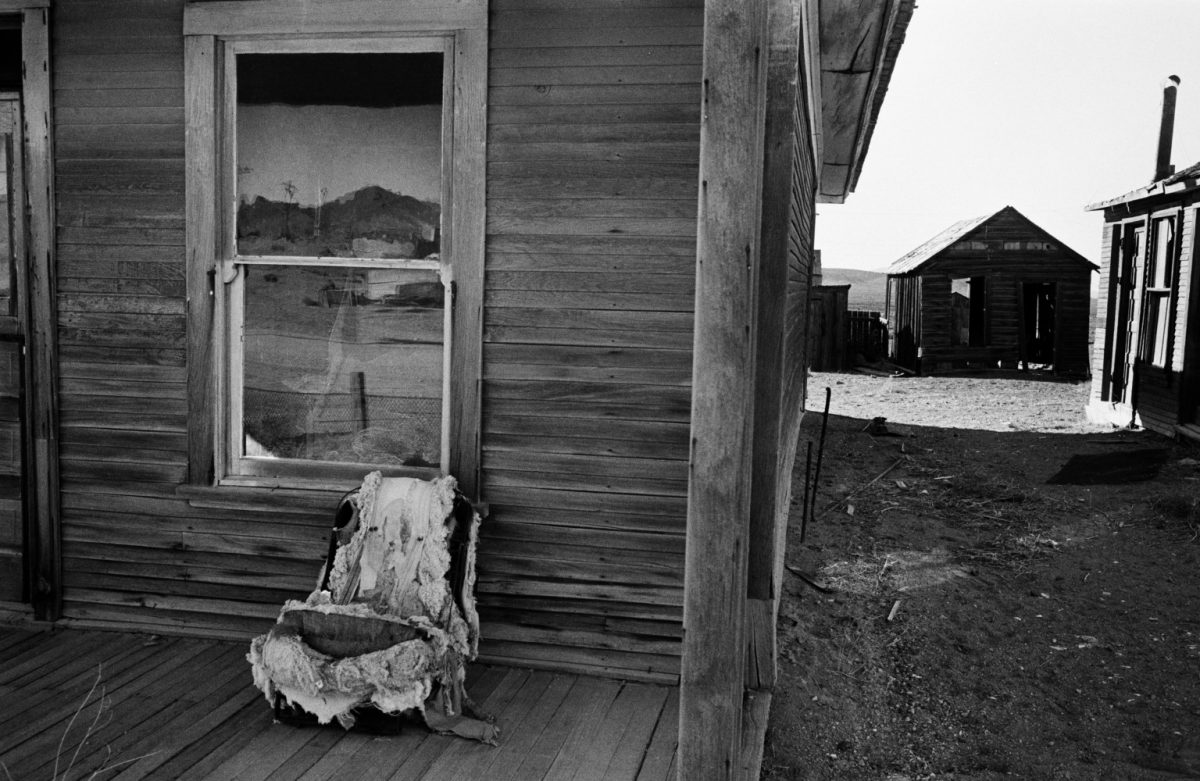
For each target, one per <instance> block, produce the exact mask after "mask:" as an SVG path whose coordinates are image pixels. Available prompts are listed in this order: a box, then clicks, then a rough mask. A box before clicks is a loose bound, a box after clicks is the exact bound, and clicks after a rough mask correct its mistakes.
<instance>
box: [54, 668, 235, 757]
mask: <svg viewBox="0 0 1200 781" xmlns="http://www.w3.org/2000/svg"><path fill="white" fill-rule="evenodd" d="M241 652H242V649H240V648H230V647H228V646H225V647H216V648H213V649H212V650H211V651H210V652H206V653H203V654H201V655H200V657H198V659H199V663H196V662H195V661H194V662H193V664H192V665H190V666H189V668H188V669H187V671H186V672H185V673H183V674H176V675H173V676H171V677H169V678H160V679H158V680H156V681H154V682H153V683H152V684H150V685H149V686H146V687H145V688H143V689H141V690H140V691H139V693H138V695H137V696H136V697H134V698H132V699H131V700H130V701H127V703H126V706H125V707H122V708H115V707H114V708H113V709H112V710H111V711H109V713H110V716H111V720H110V721H109V722H108V723H107V724H104V725H102V726H101V728H100V729H98V730H96V731H95V732H94V734H93V736H92V739H91V741H89V743H88V744H87V745H85V746H84V748H83V750H82V751H81V752H80V754H79V758H78V760H77V761H76V763H75V770H77V771H79V772H81V773H82V774H84V776H85V777H86V776H87V775H90V774H91V773H94V772H97V771H100V770H101V769H102V768H105V767H109V766H111V764H112V760H114V759H116V758H127V759H131V758H134V757H137V756H139V754H136V753H132V752H131V751H130V748H131V746H133V745H137V744H141V745H143V746H148V745H153V744H154V743H156V742H157V740H158V739H159V738H160V733H159V729H160V728H161V725H162V722H163V721H164V720H166V719H168V718H170V713H171V711H172V710H175V709H178V708H180V707H181V705H182V704H183V702H186V701H187V699H188V698H189V695H188V693H189V692H194V691H196V690H198V689H200V690H203V689H205V687H207V686H214V687H218V688H219V687H221V686H222V685H223V684H224V683H225V682H226V681H227V680H229V679H230V678H231V677H238V678H241V677H242V676H243V675H244V672H243V671H242V670H240V669H239V666H238V665H237V664H236V663H235V661H236V660H238V657H239V656H240V655H241ZM242 685H243V686H244V685H245V681H244V679H243V680H242ZM181 693H182V701H181V697H180V694H181ZM68 750H70V749H69V748H68ZM41 769H43V770H44V769H47V768H45V766H43V768H41ZM38 771H39V769H35V770H34V771H33V772H35V773H38Z"/></svg>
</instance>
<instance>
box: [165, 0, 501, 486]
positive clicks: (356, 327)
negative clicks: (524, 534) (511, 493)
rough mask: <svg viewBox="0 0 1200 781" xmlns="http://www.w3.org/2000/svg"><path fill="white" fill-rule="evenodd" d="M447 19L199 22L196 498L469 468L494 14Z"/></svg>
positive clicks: (276, 3)
mask: <svg viewBox="0 0 1200 781" xmlns="http://www.w3.org/2000/svg"><path fill="white" fill-rule="evenodd" d="M247 6H252V8H250V9H246V7H247ZM447 8H448V10H447V11H445V13H444V15H443V14H442V12H441V11H439V9H438V7H437V4H436V3H432V4H428V3H427V4H422V6H421V9H422V10H421V13H407V12H406V13H402V14H397V13H396V12H395V11H394V10H391V6H389V5H387V4H379V3H371V2H365V1H361V0H347V1H346V2H344V3H339V4H337V5H336V7H334V8H326V7H321V9H320V10H317V11H315V12H314V13H313V14H311V15H306V17H305V18H304V19H303V20H301V21H300V22H299V23H297V22H296V20H295V17H294V12H293V11H291V10H289V4H288V3H287V2H284V1H283V0H262V1H261V2H256V3H253V4H248V3H237V2H233V3H226V2H207V3H203V4H193V5H189V6H188V7H187V11H186V12H185V32H186V33H188V34H189V35H190V37H189V39H188V47H187V55H186V56H187V73H188V83H187V87H188V90H189V94H190V95H191V98H190V99H189V101H188V107H189V118H188V119H189V139H188V141H189V144H188V156H189V167H188V196H189V201H188V229H189V230H188V245H189V246H188V249H189V254H190V256H191V258H192V260H191V261H190V262H192V263H194V264H195V267H190V268H189V294H190V295H189V298H190V299H192V300H191V301H190V302H189V317H190V318H191V320H192V323H191V325H193V326H194V325H195V321H197V320H201V321H202V324H210V327H209V332H208V333H205V331H204V330H203V329H202V328H194V327H193V328H190V330H189V333H190V334H192V335H191V337H190V339H189V382H190V383H191V387H189V404H190V409H189V412H190V413H191V414H190V416H189V419H192V418H197V417H198V418H199V420H200V421H201V422H198V423H195V424H190V433H192V434H193V436H194V441H193V440H190V441H192V444H191V445H190V449H191V454H190V456H191V458H192V460H193V463H192V465H191V474H192V480H193V482H211V481H213V480H216V481H217V482H222V483H230V484H241V483H249V484H259V483H263V484H271V485H274V484H289V483H294V484H304V485H311V484H312V481H314V480H316V481H322V480H324V481H328V482H330V483H336V482H339V481H346V480H354V479H358V478H361V475H362V474H363V473H364V472H365V471H367V470H368V469H384V470H385V471H388V472H389V473H393V474H405V473H410V474H417V475H423V476H427V475H430V474H433V473H435V472H441V473H447V472H459V473H461V472H464V471H466V472H470V471H471V465H472V463H474V460H475V459H477V456H473V454H472V453H471V452H470V451H471V445H472V443H473V442H474V437H473V429H474V426H475V425H476V421H475V420H474V419H471V418H470V417H468V416H464V415H463V414H462V411H464V410H465V411H467V412H468V414H469V413H470V411H472V410H473V409H474V408H475V407H476V406H477V403H478V401H477V396H476V394H477V389H476V388H477V385H478V382H477V377H478V352H479V345H478V342H479V340H480V336H479V333H478V330H479V319H478V312H479V306H478V301H479V297H480V295H481V269H482V254H483V247H482V239H483V221H482V220H483V213H482V212H483V208H482V206H483V203H482V195H481V193H482V190H483V178H482V177H483V174H482V171H483V143H482V127H483V120H482V111H483V101H482V78H480V77H479V74H480V72H481V69H482V66H483V65H484V64H485V59H484V49H483V42H484V37H483V36H482V35H480V34H478V33H477V30H478V29H479V28H481V27H482V25H483V24H484V23H485V21H486V6H484V5H483V4H482V3H476V4H471V3H467V4H461V3H454V4H449V3H448V4H447ZM464 9H466V11H464ZM272 10H275V11H277V12H278V13H277V15H276V14H272V13H271V12H272ZM410 10H411V9H410ZM392 15H395V16H396V17H397V18H392ZM443 16H444V18H443ZM457 25H466V26H467V27H469V28H470V29H456V28H457ZM353 27H361V28H362V29H361V30H360V31H357V32H356V31H355V30H353V29H349V28H353ZM351 33H355V34H353V35H352V37H348V36H351ZM471 78H479V83H480V89H479V90H477V91H476V90H471V89H469V88H467V83H468V80H469V79H471ZM472 93H475V94H479V95H480V97H479V99H478V100H477V101H471V100H470V99H469V96H470V95H471V94H472ZM463 95H466V96H468V99H465V100H464V99H462V98H461V97H459V98H458V99H457V100H456V96H463ZM210 98H211V106H206V105H205V103H206V101H207V100H208V99H210ZM193 129H195V132H193ZM209 155H211V160H212V165H211V169H209V168H208V166H207V161H206V157H208V156H209ZM210 170H211V174H208V175H206V174H207V173H208V172H209V171H210ZM452 194H455V195H457V197H452ZM209 264H211V266H209V268H208V269H205V266H207V265H209ZM205 271H207V275H208V279H209V281H208V285H209V291H208V292H209V293H210V295H208V296H205V297H203V298H201V299H200V301H199V302H197V301H196V300H195V298H196V297H195V291H196V289H197V288H198V287H199V286H200V285H201V284H203V278H202V276H201V274H202V272H205ZM197 363H202V364H203V368H201V367H199V366H197V365H196V364H197ZM452 408H454V409H457V410H459V414H457V415H452V414H451V409H452ZM464 476H465V477H467V480H466V481H464V480H463V477H462V476H460V483H464V482H465V483H466V484H467V485H468V486H469V483H470V478H471V477H472V475H470V474H467V475H464Z"/></svg>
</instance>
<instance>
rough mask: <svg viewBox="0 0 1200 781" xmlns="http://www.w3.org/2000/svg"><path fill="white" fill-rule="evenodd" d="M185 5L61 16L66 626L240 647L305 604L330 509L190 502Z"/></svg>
mask: <svg viewBox="0 0 1200 781" xmlns="http://www.w3.org/2000/svg"><path fill="white" fill-rule="evenodd" d="M182 19H183V3H182V2H181V1H180V2H173V1H172V0H161V2H154V3H148V2H145V0H106V1H105V2H103V3H97V2H89V1H88V0H62V2H56V3H55V7H54V19H53V25H52V33H53V44H54V57H55V82H54V106H55V147H56V152H57V155H56V157H57V167H56V191H57V198H58V209H57V214H58V257H59V269H58V282H59V289H58V311H59V321H58V338H59V343H60V345H61V377H62V379H61V394H60V396H61V407H62V409H61V443H62V447H61V450H62V488H63V496H62V524H63V557H64V560H63V572H64V586H65V594H64V615H65V616H66V617H67V618H69V619H72V620H75V621H85V622H92V623H99V624H105V625H113V624H119V625H129V626H136V627H140V628H144V629H146V630H148V631H181V632H201V633H211V634H217V635H234V636H244V635H248V634H251V633H256V632H260V631H262V630H263V629H265V628H266V627H268V626H270V624H271V623H272V621H273V619H274V616H275V615H276V613H277V612H278V609H279V606H280V604H281V603H282V601H283V600H284V599H287V598H295V597H302V596H303V595H305V594H306V593H307V592H308V591H309V590H311V588H312V585H313V583H314V581H315V578H316V572H317V569H318V568H319V567H320V564H321V560H322V559H323V551H324V549H325V545H326V534H327V529H328V525H329V518H330V517H331V515H332V509H333V506H334V504H335V502H336V498H337V497H335V496H329V495H324V494H311V493H305V492H295V493H292V494H288V493H287V492H281V493H280V494H277V495H275V496H273V497H271V498H270V499H269V500H267V501H262V502H256V501H253V500H251V499H250V498H249V495H248V494H246V493H245V492H241V493H239V492H237V491H233V492H225V493H224V494H221V493H211V494H209V495H205V494H203V492H201V493H197V494H193V495H186V494H183V493H180V491H179V489H178V486H179V485H180V484H182V483H184V482H186V479H187V466H188V465H187V393H186V390H187V385H186V383H187V369H186V365H185V352H184V351H185V346H186V329H187V323H186V319H185V290H184V269H185V266H184V263H185V260H184V259H185V250H184V189H183V188H184V123H183V39H182V36H181V31H182Z"/></svg>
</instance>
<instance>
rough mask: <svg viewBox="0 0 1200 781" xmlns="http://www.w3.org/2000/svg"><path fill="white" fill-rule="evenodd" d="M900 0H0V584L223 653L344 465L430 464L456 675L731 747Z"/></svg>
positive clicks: (298, 590) (81, 620)
mask: <svg viewBox="0 0 1200 781" xmlns="http://www.w3.org/2000/svg"><path fill="white" fill-rule="evenodd" d="M912 9H913V2H912V0H873V1H872V2H868V3H860V2H853V3H851V2H844V1H835V0H826V2H822V3H820V4H819V5H818V4H817V3H815V2H786V1H785V0H751V1H747V0H736V1H735V0H707V2H703V1H702V0H644V1H643V2H637V1H630V0H493V1H492V2H490V3H489V2H486V0H403V1H402V2H383V1H382V0H344V2H338V3H321V2H309V1H307V0H245V1H244V2H191V3H184V2H182V0H111V1H106V2H103V3H98V2H91V1H90V0H0V34H3V35H4V36H5V38H4V40H5V51H6V53H11V52H14V51H16V52H19V54H20V57H19V62H17V59H16V58H14V57H10V58H9V60H12V62H16V63H17V64H16V66H13V65H12V62H9V60H6V62H8V64H7V65H5V66H4V67H5V70H4V71H3V78H4V83H3V85H2V87H0V100H2V101H4V106H5V107H6V108H5V111H7V112H8V114H7V115H6V116H9V117H10V119H7V120H6V119H3V118H0V132H2V133H3V135H4V138H5V142H6V143H5V144H4V149H5V150H6V152H5V157H4V162H5V170H6V172H7V174H8V175H7V176H6V182H7V183H8V186H9V189H8V192H9V195H10V196H11V197H10V198H9V201H8V202H9V204H23V205H24V207H25V208H24V209H23V210H22V209H19V208H15V209H10V213H12V214H15V215H17V219H16V220H15V222H14V226H15V227H14V229H13V230H12V231H11V235H10V236H8V237H7V239H8V246H9V247H10V248H11V249H12V252H10V253H9V260H10V264H9V265H10V268H9V278H10V280H11V281H10V284H9V286H8V291H9V293H10V295H9V296H8V298H6V299H3V303H4V304H5V305H6V306H8V309H7V310H6V314H5V315H4V320H3V327H4V337H5V341H4V342H3V343H0V347H3V348H4V350H5V353H4V360H5V362H6V363H5V368H6V372H5V377H6V382H7V385H6V387H5V390H4V394H5V395H4V396H3V399H0V401H2V402H3V411H4V412H5V416H4V419H5V420H6V421H7V422H3V421H0V422H2V423H3V425H4V426H5V428H4V436H5V438H6V439H5V442H6V445H7V449H6V454H7V457H8V460H7V462H6V463H7V466H6V475H5V476H4V479H5V480H6V481H7V484H11V488H12V491H10V493H9V499H8V500H7V501H6V505H5V509H6V513H7V514H6V515H5V516H4V522H5V524H6V526H5V528H4V534H3V535H2V536H0V555H2V556H3V557H4V558H5V560H6V567H5V568H4V572H5V573H19V574H17V575H16V576H13V577H9V576H7V575H6V577H5V580H4V581H3V585H4V588H5V592H4V594H3V595H2V596H3V599H4V600H5V604H6V605H7V606H8V607H9V608H11V609H13V610H17V611H21V610H24V609H26V607H24V606H29V607H28V609H30V610H31V611H32V612H33V613H35V614H36V615H37V616H38V617H39V618H43V619H49V620H58V621H61V622H64V623H65V624H68V625H75V626H89V627H102V628H128V629H138V630H145V631H151V632H184V633H203V634H210V635H219V636H236V637H245V636H250V635H251V634H254V633H257V632H260V631H262V630H263V629H264V628H265V627H267V626H269V625H270V623H271V622H272V621H273V619H274V617H275V615H276V612H277V610H278V607H279V605H280V603H281V602H282V601H283V600H285V599H287V598H292V597H296V596H298V595H303V594H304V593H306V592H307V591H309V590H310V588H311V587H312V583H313V580H314V577H315V572H316V569H317V567H318V566H319V564H320V562H321V560H322V557H323V554H324V546H325V540H326V534H327V530H328V526H329V522H330V516H331V512H332V509H333V507H334V506H335V504H336V501H337V499H338V498H339V497H340V496H341V494H342V492H344V491H345V490H346V489H348V488H350V487H353V486H354V485H355V484H356V483H357V482H358V481H359V480H361V478H362V476H363V474H364V473H365V472H366V471H367V470H368V469H371V468H382V469H384V470H385V471H387V472H389V473H395V474H416V475H434V474H437V473H439V472H449V473H450V474H453V475H454V476H456V477H457V479H458V480H459V483H460V485H461V487H462V489H463V490H464V491H465V492H466V493H467V494H468V495H469V496H470V497H471V498H473V499H476V500H479V501H483V502H486V503H488V504H489V505H490V509H491V516H490V518H489V519H488V520H487V521H486V522H485V524H484V528H483V531H482V540H481V544H480V555H479V561H478V572H479V581H478V584H477V593H478V597H479V606H480V612H481V615H482V620H483V638H484V641H483V644H482V648H481V652H482V655H483V658H485V659H488V660H491V661H493V662H497V663H503V664H514V665H526V666H537V667H547V668H553V669H564V670H573V671H584V672H588V673H594V674H598V675H607V676H616V677H628V678H638V679H648V680H653V681H661V682H664V683H677V684H679V685H680V689H681V722H680V723H681V724H686V725H688V727H687V729H686V730H684V731H682V732H681V733H680V748H679V767H680V772H681V773H683V774H684V775H683V776H681V777H698V776H695V775H687V773H689V772H691V771H695V770H698V769H700V768H710V769H711V768H714V767H716V768H721V767H724V768H727V769H728V768H730V767H732V765H731V764H730V763H731V762H733V761H735V760H733V759H731V757H734V758H736V757H737V756H739V755H740V754H739V752H741V751H742V749H743V748H745V747H746V746H747V745H751V746H752V744H753V742H754V739H753V737H751V738H749V739H748V740H749V743H747V742H746V741H745V740H743V737H742V733H741V729H740V726H739V725H740V724H741V709H742V707H743V702H744V697H743V695H744V693H745V692H746V691H748V690H762V691H768V690H769V688H770V686H771V684H772V682H773V680H774V623H775V621H774V616H775V609H776V606H777V604H778V598H779V592H780V578H781V571H782V570H781V563H782V550H783V539H784V535H783V529H784V525H785V523H786V517H787V511H788V500H789V497H788V491H789V485H790V474H791V467H792V462H793V458H794V448H795V442H796V433H797V427H798V424H799V418H800V410H801V409H802V400H803V396H804V356H803V344H804V341H805V340H804V322H805V316H804V314H805V313H804V309H805V302H806V301H807V285H808V269H809V264H810V262H811V257H812V235H813V233H812V225H813V218H814V203H815V202H816V201H818V200H831V201H839V200H841V199H842V198H843V197H844V196H845V195H846V194H847V193H848V192H849V191H851V190H852V189H853V188H854V185H855V182H856V180H857V178H858V175H859V172H860V170H861V166H862V164H863V160H864V156H865V154H866V149H867V146H868V144H869V140H870V136H871V132H872V129H873V127H874V123H875V118H876V116H877V115H878V111H879V107H880V104H881V102H882V100H883V97H884V93H885V91H886V88H887V84H888V80H889V78H890V75H891V70H892V67H893V65H894V63H895V59H896V56H897V52H898V50H899V47H900V44H901V41H902V39H903V36H904V31H905V28H906V26H907V24H908V20H909V17H910V15H911V13H912ZM14 47H15V48H14ZM398 85H403V86H398ZM11 117H17V118H18V119H16V120H12V119H11ZM22 211H24V212H25V214H26V215H27V219H24V220H22V219H21V218H20V214H21V212H22ZM21 345H24V346H26V347H27V348H28V349H27V350H26V351H25V352H24V356H25V357H24V358H22V357H21V356H22V353H21V351H20V346H21ZM730 671H733V672H732V673H731V672H730ZM767 700H768V701H769V698H767ZM757 702H758V703H760V704H761V703H762V702H764V699H763V698H761V697H760V698H758V700H757ZM747 723H750V722H747ZM758 740H759V741H761V734H760V735H759V738H758ZM759 745H761V743H759ZM730 772H732V771H730Z"/></svg>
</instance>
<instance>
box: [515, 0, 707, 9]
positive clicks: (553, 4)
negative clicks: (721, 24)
mask: <svg viewBox="0 0 1200 781" xmlns="http://www.w3.org/2000/svg"><path fill="white" fill-rule="evenodd" d="M580 5H581V3H580V2H579V0H493V1H492V3H491V7H492V8H493V9H496V10H503V11H515V10H518V9H525V8H540V9H548V10H549V9H554V10H563V11H571V10H574V9H576V8H578V7H579V6H580ZM703 5H704V2H703V0H587V7H588V8H597V9H598V8H609V9H613V10H614V11H616V10H619V9H625V8H668V9H669V8H700V7H702V6H703Z"/></svg>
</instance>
